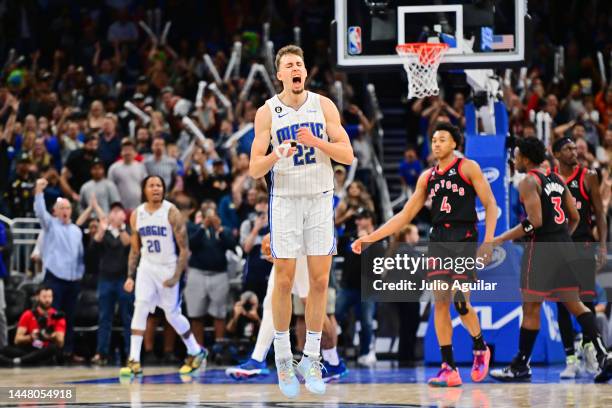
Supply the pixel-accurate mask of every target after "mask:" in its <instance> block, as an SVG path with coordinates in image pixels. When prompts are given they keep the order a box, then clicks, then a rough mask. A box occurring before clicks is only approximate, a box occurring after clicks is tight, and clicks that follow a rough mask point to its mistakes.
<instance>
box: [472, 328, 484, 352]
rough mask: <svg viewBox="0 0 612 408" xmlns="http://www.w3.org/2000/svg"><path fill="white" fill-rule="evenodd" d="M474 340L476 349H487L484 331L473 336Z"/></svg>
mask: <svg viewBox="0 0 612 408" xmlns="http://www.w3.org/2000/svg"><path fill="white" fill-rule="evenodd" d="M472 341H473V342H474V345H473V349H474V350H477V351H484V350H486V349H487V345H486V344H485V341H484V338H483V337H482V332H480V333H478V334H477V335H476V336H474V337H472Z"/></svg>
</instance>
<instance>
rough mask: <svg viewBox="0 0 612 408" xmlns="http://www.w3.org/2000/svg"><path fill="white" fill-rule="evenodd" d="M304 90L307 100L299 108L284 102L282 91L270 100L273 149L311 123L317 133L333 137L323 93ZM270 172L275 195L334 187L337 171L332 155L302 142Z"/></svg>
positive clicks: (324, 190)
mask: <svg viewBox="0 0 612 408" xmlns="http://www.w3.org/2000/svg"><path fill="white" fill-rule="evenodd" d="M304 92H306V100H305V101H304V104H303V105H302V106H300V108H299V109H297V110H296V109H293V108H291V107H289V106H286V105H285V104H283V103H282V102H281V100H280V99H279V97H278V95H275V96H274V97H272V98H270V99H268V100H267V101H266V104H267V105H268V107H269V108H270V114H271V115H272V125H271V128H270V133H271V134H270V136H271V143H272V149H274V148H276V147H277V146H279V145H280V144H281V143H283V141H285V140H297V132H298V129H299V128H300V127H308V128H309V129H310V131H311V132H312V134H313V135H315V137H318V138H321V139H323V140H325V141H328V140H329V138H328V136H327V132H326V126H325V116H324V115H323V109H322V108H321V98H320V96H319V95H318V94H316V93H313V92H309V91H304ZM270 176H271V185H270V194H271V195H274V196H285V197H287V196H306V195H313V194H319V193H323V192H326V191H329V190H333V188H334V171H333V169H332V164H331V160H330V158H329V156H328V155H326V154H325V153H323V152H322V151H321V150H319V149H315V148H314V147H307V146H304V145H302V144H300V143H298V145H297V151H296V153H295V154H294V155H293V156H292V157H288V158H282V159H280V160H279V161H277V162H276V163H275V164H274V166H273V167H272V170H271V172H270Z"/></svg>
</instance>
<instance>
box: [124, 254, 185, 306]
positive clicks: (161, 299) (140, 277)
mask: <svg viewBox="0 0 612 408" xmlns="http://www.w3.org/2000/svg"><path fill="white" fill-rule="evenodd" d="M174 270H175V266H172V265H155V264H150V263H148V262H146V261H143V260H141V261H140V264H139V265H138V269H137V270H136V281H135V289H134V291H135V297H136V302H138V301H141V302H143V303H146V304H148V305H149V308H150V309H149V310H150V311H151V313H153V312H154V311H155V307H156V306H159V307H160V308H162V309H164V311H168V312H172V311H173V310H174V309H175V308H179V311H180V307H181V297H180V293H179V286H180V285H179V284H178V283H177V284H176V285H174V286H173V287H171V288H167V287H165V286H164V281H165V280H166V279H170V278H171V277H172V276H173V275H174Z"/></svg>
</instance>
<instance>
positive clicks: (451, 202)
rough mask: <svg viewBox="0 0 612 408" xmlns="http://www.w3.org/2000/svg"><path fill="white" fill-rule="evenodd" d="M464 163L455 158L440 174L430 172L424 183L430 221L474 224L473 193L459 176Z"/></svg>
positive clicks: (468, 182) (474, 192) (462, 160)
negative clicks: (428, 203) (425, 183)
mask: <svg viewBox="0 0 612 408" xmlns="http://www.w3.org/2000/svg"><path fill="white" fill-rule="evenodd" d="M464 161H465V159H463V158H459V157H455V159H454V160H453V162H452V163H451V164H450V165H448V166H447V167H446V169H443V170H440V169H439V168H438V166H436V167H434V168H432V169H431V173H430V176H429V180H428V181H427V193H428V194H429V198H431V221H432V223H433V224H434V225H441V224H473V223H476V221H477V217H476V191H475V190H474V187H473V186H472V183H471V182H470V181H469V180H468V178H467V177H466V176H465V175H464V174H463V173H462V172H461V166H462V165H463V163H464Z"/></svg>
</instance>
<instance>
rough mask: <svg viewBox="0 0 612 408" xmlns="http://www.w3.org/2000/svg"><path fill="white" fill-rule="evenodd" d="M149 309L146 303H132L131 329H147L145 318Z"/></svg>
mask: <svg viewBox="0 0 612 408" xmlns="http://www.w3.org/2000/svg"><path fill="white" fill-rule="evenodd" d="M150 309H151V307H150V305H149V304H148V303H146V302H142V301H138V300H137V301H136V303H134V315H133V316H132V326H131V327H132V329H133V330H145V329H146V328H147V317H148V316H149V311H150Z"/></svg>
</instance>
